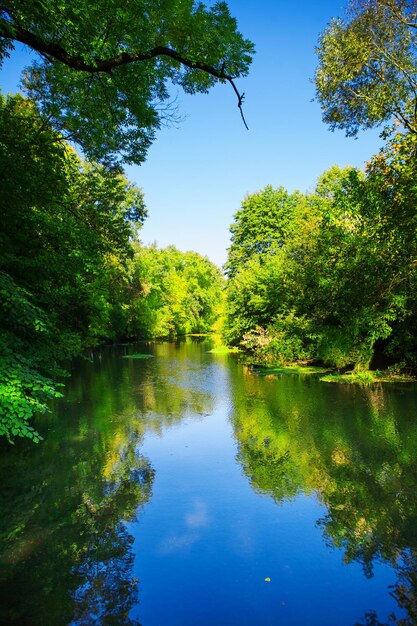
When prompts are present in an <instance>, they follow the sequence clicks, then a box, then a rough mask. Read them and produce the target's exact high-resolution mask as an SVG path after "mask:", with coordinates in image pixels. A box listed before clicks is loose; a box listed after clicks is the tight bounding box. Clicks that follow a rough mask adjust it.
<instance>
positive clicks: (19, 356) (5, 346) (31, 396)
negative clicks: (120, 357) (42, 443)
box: [0, 272, 61, 443]
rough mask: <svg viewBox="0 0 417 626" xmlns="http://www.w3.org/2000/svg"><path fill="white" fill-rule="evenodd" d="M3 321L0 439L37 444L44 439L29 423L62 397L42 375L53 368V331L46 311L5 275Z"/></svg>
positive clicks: (0, 292) (0, 296)
mask: <svg viewBox="0 0 417 626" xmlns="http://www.w3.org/2000/svg"><path fill="white" fill-rule="evenodd" d="M0 319H1V321H2V324H1V326H2V327H1V332H0V436H5V437H6V438H7V439H8V441H9V442H11V443H12V441H13V439H14V438H15V437H28V438H29V439H32V440H33V441H34V442H35V443H38V442H39V440H41V439H42V437H41V436H40V434H39V433H38V432H37V431H36V430H35V429H34V428H33V427H32V426H31V425H30V421H31V419H32V417H33V415H34V414H35V413H37V412H45V410H46V409H47V401H48V400H49V399H51V398H54V397H58V396H60V395H61V394H60V393H59V392H58V391H57V390H56V386H55V385H54V384H53V383H52V381H51V380H50V379H49V378H47V377H45V376H44V375H42V373H41V372H42V371H45V369H51V364H50V363H48V359H49V358H50V356H51V353H52V352H53V345H51V342H52V337H51V330H50V328H49V325H48V322H47V320H46V318H45V314H44V313H43V311H41V310H40V309H39V308H38V307H36V306H34V305H33V304H32V303H31V301H30V296H29V294H28V293H27V292H25V291H24V290H23V289H21V288H19V287H18V286H17V285H16V283H14V281H13V280H12V278H11V277H10V276H8V275H7V274H6V273H4V272H0ZM48 365H49V368H48V367H47V366H48Z"/></svg>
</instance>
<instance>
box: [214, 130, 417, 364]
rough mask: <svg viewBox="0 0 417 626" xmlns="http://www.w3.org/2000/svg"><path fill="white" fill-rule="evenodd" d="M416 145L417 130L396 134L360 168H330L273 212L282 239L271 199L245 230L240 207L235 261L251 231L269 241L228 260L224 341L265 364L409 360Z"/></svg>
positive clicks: (412, 352) (414, 356) (413, 349)
mask: <svg viewBox="0 0 417 626" xmlns="http://www.w3.org/2000/svg"><path fill="white" fill-rule="evenodd" d="M415 149H416V139H415V138H414V136H413V135H411V134H409V135H408V136H396V137H394V138H393V139H392V140H391V141H390V142H389V143H388V144H387V146H386V147H385V148H384V150H382V151H381V152H380V153H379V154H378V155H376V156H375V157H374V158H373V159H372V160H371V162H370V163H369V164H368V166H367V169H366V172H365V174H363V173H362V172H360V171H358V170H355V169H354V168H346V169H345V170H341V169H339V168H336V167H332V168H331V169H330V170H329V171H328V172H326V173H325V174H324V175H323V176H322V177H321V178H320V180H319V181H318V183H317V187H316V190H315V191H314V192H313V193H311V194H309V195H308V196H304V197H303V196H301V195H298V198H297V199H298V203H297V204H296V205H295V206H294V207H292V210H291V212H290V213H288V214H287V215H286V216H285V217H283V218H282V219H281V220H278V221H277V225H276V230H275V233H279V235H278V236H279V242H278V243H275V242H274V236H275V235H274V234H273V233H272V232H271V231H270V223H271V215H274V214H275V205H274V204H272V205H271V211H270V213H268V210H267V205H266V206H265V208H264V210H263V214H261V213H259V214H258V215H257V219H256V221H255V220H254V221H253V224H252V228H251V229H250V230H249V229H246V223H247V221H248V216H247V215H245V213H244V212H239V213H237V214H236V217H235V219H236V222H235V224H233V226H232V236H233V233H235V232H239V233H243V235H242V238H241V240H239V243H238V242H237V241H233V244H232V247H231V251H230V255H231V258H232V263H234V260H235V259H237V258H241V259H243V258H244V256H245V254H247V250H248V246H251V245H252V242H253V241H256V239H257V232H259V233H260V238H262V237H263V236H264V235H265V234H266V238H267V240H268V241H269V242H270V246H269V247H268V246H263V247H262V246H261V247H260V248H259V251H258V252H256V250H254V251H253V253H252V256H251V258H250V259H248V260H246V261H245V262H244V263H241V264H240V265H236V266H234V270H233V273H232V276H231V278H230V280H229V282H228V288H227V299H228V316H227V320H226V324H225V337H226V339H227V341H229V342H230V343H232V344H235V345H241V346H242V347H244V348H246V349H248V350H249V351H251V352H252V353H253V355H254V358H255V359H256V360H258V361H259V362H264V363H268V364H269V363H271V364H272V363H277V364H288V363H293V362H301V361H304V362H305V361H310V360H312V359H313V360H314V359H316V360H319V361H321V362H322V363H324V364H325V365H328V366H332V367H336V368H340V369H343V368H347V367H354V369H355V373H356V372H358V373H361V372H363V371H366V370H368V369H369V367H370V366H371V364H372V362H373V361H374V359H375V357H377V358H379V359H381V358H383V359H384V361H386V362H387V363H389V362H391V363H393V362H394V363H395V362H403V364H404V365H406V366H407V367H415V365H416V360H417V344H416V339H415V332H414V331H413V328H414V329H415V324H416V319H417V308H416V296H415V294H416V286H417V285H416V278H417V273H416V270H417V263H416V259H417V236H416V235H417V217H416V212H415V205H416V201H417V198H416V186H415V180H416V175H417V171H416V163H415ZM261 195H262V194H257V197H260V196H261ZM264 216H265V217H264ZM240 221H242V222H243V224H242V226H241V225H240ZM264 222H265V224H264ZM284 231H285V236H282V233H283V232H284ZM245 238H246V239H247V240H248V242H249V243H248V244H246V239H245ZM358 375H359V374H358Z"/></svg>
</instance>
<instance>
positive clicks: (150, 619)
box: [0, 339, 417, 626]
mask: <svg viewBox="0 0 417 626" xmlns="http://www.w3.org/2000/svg"><path fill="white" fill-rule="evenodd" d="M211 345H212V344H211V343H210V340H191V339H188V340H187V341H184V342H180V343H178V344H168V343H154V344H149V345H146V346H145V347H144V346H143V345H142V346H139V348H138V346H136V347H135V348H134V347H131V346H125V347H118V348H107V349H103V350H102V351H100V352H98V353H96V354H95V355H94V356H93V359H92V362H83V363H81V364H78V365H77V367H76V371H74V373H73V376H72V378H71V379H70V380H69V381H68V383H67V386H66V394H65V398H63V399H62V400H60V401H57V402H56V404H55V405H54V407H53V411H52V413H51V414H48V415H46V416H42V418H41V419H39V420H38V423H37V426H38V428H39V429H40V430H41V432H42V433H43V434H44V435H45V439H46V440H45V442H44V443H43V444H42V445H39V446H36V447H34V446H31V445H30V444H28V443H26V442H20V443H19V444H18V445H16V446H15V447H14V448H11V447H4V444H3V448H4V449H2V450H1V451H0V470H1V476H2V481H1V501H0V507H1V508H0V510H1V519H0V540H1V544H0V545H1V548H0V558H1V564H0V593H1V603H0V623H1V624H5V625H8V624H10V625H14V624H19V625H30V626H38V625H47V626H59V625H60V624H68V625H73V626H82V625H90V624H98V625H99V624H106V625H107V624H108V625H125V624H126V625H137V624H141V625H142V626H173V625H178V626H197V625H198V626H203V625H230V626H234V625H236V626H237V625H239V626H240V625H251V626H253V625H259V626H267V625H281V626H287V625H288V626H290V625H294V626H308V625H311V626H339V625H340V626H354V625H355V626H356V625H357V624H366V625H367V626H381V624H384V625H385V624H397V625H398V626H406V625H411V624H417V419H416V418H417V416H416V410H415V407H416V398H417V389H416V386H414V385H404V386H400V385H398V386H389V387H388V386H386V387H382V386H381V387H377V388H374V387H373V388H372V389H360V388H356V387H353V386H352V387H350V386H344V385H330V384H326V383H321V382H320V381H319V380H318V379H317V377H312V376H308V377H307V376H305V377H297V376H293V375H291V376H289V375H287V376H282V377H262V376H258V375H254V374H253V373H251V372H250V371H249V370H248V369H247V368H245V366H244V365H242V364H240V363H239V361H238V359H236V358H233V357H232V356H225V355H216V354H209V353H208V350H209V349H210V347H211ZM135 351H141V352H144V351H146V352H149V353H151V354H152V355H153V358H150V359H147V360H142V359H141V360H133V359H124V358H122V357H123V355H124V354H127V353H129V352H135ZM265 579H270V580H265Z"/></svg>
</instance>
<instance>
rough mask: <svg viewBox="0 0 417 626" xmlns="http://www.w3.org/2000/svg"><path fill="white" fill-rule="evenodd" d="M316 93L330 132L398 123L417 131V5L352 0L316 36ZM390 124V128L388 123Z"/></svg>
mask: <svg viewBox="0 0 417 626" xmlns="http://www.w3.org/2000/svg"><path fill="white" fill-rule="evenodd" d="M317 53H318V58H319V66H318V69H317V72H316V77H315V82H316V93H317V99H318V101H319V102H320V104H321V107H322V111H323V119H324V121H325V122H327V123H328V124H330V127H331V128H332V130H334V129H335V128H339V129H343V130H345V131H346V134H347V135H348V136H354V135H356V134H357V132H358V130H359V129H361V128H362V129H367V128H372V127H375V126H380V125H384V130H385V132H387V131H389V130H390V125H391V124H392V123H393V122H394V126H397V128H398V125H400V127H401V128H403V129H405V130H406V131H407V132H411V133H414V134H416V133H417V7H416V4H415V2H414V1H413V0H355V1H354V2H353V3H352V4H351V5H350V10H349V12H348V16H347V19H345V20H343V19H334V20H332V21H331V22H330V24H329V26H328V27H327V29H326V30H325V31H324V33H323V35H322V36H321V38H320V41H319V45H318V48H317ZM391 128H392V127H391Z"/></svg>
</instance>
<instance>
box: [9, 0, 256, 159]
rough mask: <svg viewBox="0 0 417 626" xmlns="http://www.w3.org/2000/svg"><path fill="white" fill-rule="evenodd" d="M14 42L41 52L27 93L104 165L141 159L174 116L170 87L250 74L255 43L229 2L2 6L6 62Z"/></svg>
mask: <svg viewBox="0 0 417 626" xmlns="http://www.w3.org/2000/svg"><path fill="white" fill-rule="evenodd" d="M16 42H21V43H23V44H25V45H27V46H29V48H31V49H32V50H33V51H35V52H36V53H38V55H39V58H38V60H36V61H35V62H33V63H32V65H31V66H30V67H28V68H27V69H26V71H25V74H24V79H23V80H24V86H25V89H26V90H27V92H28V94H29V96H31V97H33V98H34V99H35V100H36V101H37V103H38V104H39V106H40V109H41V111H42V113H43V115H44V116H45V117H46V118H47V119H48V121H49V123H50V124H52V126H53V127H54V128H55V129H57V130H59V131H60V132H61V133H63V134H64V136H65V137H66V138H68V139H71V140H72V141H74V142H76V143H77V144H79V145H80V146H81V148H82V149H83V151H84V153H85V154H86V156H87V157H89V158H92V159H94V160H99V161H107V162H109V161H110V162H114V161H117V160H120V159H121V160H123V161H125V162H136V163H139V162H141V161H143V159H144V158H145V155H146V151H147V149H148V147H149V145H150V144H151V142H152V140H153V139H154V136H155V131H156V130H157V129H158V128H159V127H160V125H161V123H162V122H163V121H167V120H170V119H171V118H172V116H173V114H174V113H173V109H172V107H171V106H170V95H171V94H170V89H169V83H170V82H171V83H173V84H174V85H180V86H181V87H182V88H183V90H184V91H185V92H187V93H195V92H203V93H206V92H207V91H208V89H209V88H210V87H212V86H213V85H214V84H216V83H218V82H220V83H227V82H228V83H230V84H231V85H232V87H233V89H234V90H235V92H236V95H237V98H238V106H239V107H241V104H242V99H243V95H241V94H240V93H239V92H238V90H237V88H236V86H235V83H234V79H236V78H239V77H242V76H245V75H246V74H247V72H248V68H249V65H250V63H251V58H252V55H253V52H254V47H253V44H252V43H251V42H250V41H249V40H247V39H245V38H244V37H243V36H242V35H241V34H240V32H239V31H238V30H237V24H236V20H235V19H234V18H233V17H232V16H231V15H230V11H229V8H228V6H227V4H226V3H225V2H215V3H214V4H213V6H211V7H210V8H208V7H206V6H205V5H204V4H203V3H200V2H198V3H197V2H195V1H194V0H169V2H166V1H162V2H153V1H149V0H133V1H130V2H127V3H122V2H119V1H114V0H97V1H96V2H89V1H87V0H79V1H77V3H73V2H68V1H67V0H64V1H61V0H59V1H58V0H36V1H32V0H19V1H13V0H11V1H8V2H5V3H2V5H1V7H0V57H1V58H4V57H5V56H8V55H10V53H11V52H12V50H13V47H14V45H15V44H16Z"/></svg>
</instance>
